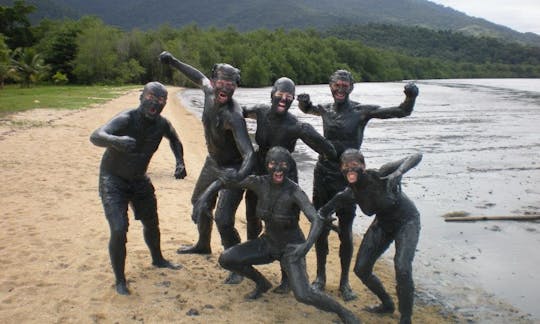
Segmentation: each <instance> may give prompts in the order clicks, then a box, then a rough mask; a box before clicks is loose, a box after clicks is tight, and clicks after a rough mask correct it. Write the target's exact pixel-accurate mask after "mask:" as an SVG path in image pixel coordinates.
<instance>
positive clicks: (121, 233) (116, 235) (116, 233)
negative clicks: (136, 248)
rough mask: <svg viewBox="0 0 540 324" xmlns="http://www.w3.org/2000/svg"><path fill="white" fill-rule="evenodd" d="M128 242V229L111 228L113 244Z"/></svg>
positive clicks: (111, 241)
mask: <svg viewBox="0 0 540 324" xmlns="http://www.w3.org/2000/svg"><path fill="white" fill-rule="evenodd" d="M126 242H127V230H124V229H111V239H110V243H111V244H126Z"/></svg>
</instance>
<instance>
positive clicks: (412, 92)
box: [403, 82, 418, 99]
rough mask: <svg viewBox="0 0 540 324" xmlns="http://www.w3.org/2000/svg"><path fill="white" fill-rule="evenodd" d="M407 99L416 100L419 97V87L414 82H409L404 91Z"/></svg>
mask: <svg viewBox="0 0 540 324" xmlns="http://www.w3.org/2000/svg"><path fill="white" fill-rule="evenodd" d="M403 92H404V93H405V95H406V96H407V98H412V99H414V98H416V97H417V96H418V87H417V86H416V84H414V83H413V82H409V83H407V84H406V85H405V88H404V90H403Z"/></svg>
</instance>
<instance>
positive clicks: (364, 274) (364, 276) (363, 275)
mask: <svg viewBox="0 0 540 324" xmlns="http://www.w3.org/2000/svg"><path fill="white" fill-rule="evenodd" d="M354 273H355V274H356V276H357V277H358V278H360V280H362V282H365V281H366V280H368V279H369V277H371V274H372V268H371V267H368V266H366V265H362V264H356V265H355V266H354Z"/></svg>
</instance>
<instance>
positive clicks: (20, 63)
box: [11, 48, 49, 87]
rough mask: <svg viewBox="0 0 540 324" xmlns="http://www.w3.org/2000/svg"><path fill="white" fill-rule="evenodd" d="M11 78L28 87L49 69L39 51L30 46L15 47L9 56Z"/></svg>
mask: <svg viewBox="0 0 540 324" xmlns="http://www.w3.org/2000/svg"><path fill="white" fill-rule="evenodd" d="M11 65H12V70H13V72H14V73H13V78H14V79H15V80H16V81H19V82H21V86H22V87H30V86H31V85H32V84H34V83H36V82H38V81H39V80H41V79H42V78H43V77H44V76H45V75H46V74H47V72H48V71H49V66H48V65H46V64H44V63H43V59H42V58H41V55H39V53H36V52H35V50H34V49H32V48H17V49H15V51H13V54H12V56H11Z"/></svg>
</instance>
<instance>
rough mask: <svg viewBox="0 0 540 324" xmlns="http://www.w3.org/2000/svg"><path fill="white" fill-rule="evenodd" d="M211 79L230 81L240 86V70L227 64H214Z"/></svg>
mask: <svg viewBox="0 0 540 324" xmlns="http://www.w3.org/2000/svg"><path fill="white" fill-rule="evenodd" d="M212 79H214V80H215V79H223V80H230V81H234V82H235V83H236V85H240V70H239V69H237V68H235V67H234V66H232V65H230V64H227V63H216V64H214V67H213V68H212Z"/></svg>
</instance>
